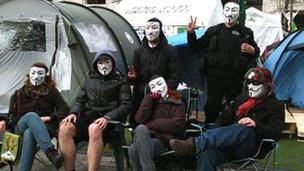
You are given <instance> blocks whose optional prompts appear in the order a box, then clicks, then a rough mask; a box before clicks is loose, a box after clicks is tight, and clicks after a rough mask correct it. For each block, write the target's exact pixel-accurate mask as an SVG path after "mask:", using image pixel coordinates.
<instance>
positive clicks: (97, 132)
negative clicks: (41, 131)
mask: <svg viewBox="0 0 304 171" xmlns="http://www.w3.org/2000/svg"><path fill="white" fill-rule="evenodd" d="M115 64H116V63H115V58H114V56H113V54H112V53H111V52H110V51H103V52H100V53H97V54H96V56H95V59H94V61H93V64H92V69H93V72H92V74H91V75H90V77H89V78H88V79H87V80H86V82H85V83H84V85H83V87H82V89H81V91H80V94H79V95H78V97H77V98H76V101H75V103H74V105H73V107H72V109H71V111H70V114H69V115H68V116H67V117H66V118H65V119H64V120H63V121H62V122H61V125H60V129H59V147H60V151H61V154H62V156H63V157H64V167H65V170H68V171H71V170H75V157H76V146H75V143H74V141H75V142H76V143H78V142H80V141H89V145H88V149H87V156H88V170H89V171H90V170H99V169H98V167H99V165H100V164H99V163H100V160H101V157H102V152H103V147H104V142H109V141H110V140H112V139H113V137H114V136H115V134H114V129H115V125H109V124H108V120H118V121H123V120H124V119H125V118H126V116H127V115H128V114H129V113H130V109H131V103H132V102H131V91H130V86H129V84H128V83H127V78H126V77H125V76H124V75H123V74H121V73H120V72H119V71H118V70H116V66H115Z"/></svg>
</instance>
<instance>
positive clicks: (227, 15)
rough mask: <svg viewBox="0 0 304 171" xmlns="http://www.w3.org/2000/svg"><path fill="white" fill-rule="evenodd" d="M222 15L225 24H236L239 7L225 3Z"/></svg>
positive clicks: (231, 3)
mask: <svg viewBox="0 0 304 171" xmlns="http://www.w3.org/2000/svg"><path fill="white" fill-rule="evenodd" d="M223 15H224V21H225V23H234V22H236V21H237V19H238V18H239V15H240V6H239V5H238V4H236V3H233V2H228V3H226V4H225V6H224V10H223Z"/></svg>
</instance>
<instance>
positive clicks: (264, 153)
mask: <svg viewBox="0 0 304 171" xmlns="http://www.w3.org/2000/svg"><path fill="white" fill-rule="evenodd" d="M278 146H279V144H277V143H276V142H275V141H274V140H272V139H263V140H262V141H261V142H260V144H259V147H258V149H257V152H256V153H255V155H253V156H252V157H248V158H244V159H240V160H234V161H230V162H228V163H225V164H224V165H221V166H219V169H220V170H222V171H224V167H225V168H226V167H228V168H230V169H231V168H236V170H244V169H246V168H248V167H252V168H254V170H256V171H259V170H264V171H266V170H267V168H268V165H269V163H270V158H271V156H272V158H273V168H272V169H274V168H275V164H276V159H275V152H276V150H277V148H278ZM263 159H265V164H264V165H263V166H260V165H258V162H259V161H261V160H263Z"/></svg>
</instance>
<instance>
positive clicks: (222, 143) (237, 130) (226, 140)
mask: <svg viewBox="0 0 304 171" xmlns="http://www.w3.org/2000/svg"><path fill="white" fill-rule="evenodd" d="M195 145H196V154H197V157H198V161H197V168H196V170H208V171H213V170H214V171H215V170H216V166H217V165H219V164H223V163H225V162H227V161H231V160H237V159H242V158H246V157H249V156H251V155H252V154H253V153H254V152H255V149H256V136H255V131H254V129H253V128H251V127H247V126H244V125H239V124H235V125H231V126H226V127H220V128H215V129H210V130H208V131H206V132H204V133H203V134H202V135H200V136H198V137H196V138H195Z"/></svg>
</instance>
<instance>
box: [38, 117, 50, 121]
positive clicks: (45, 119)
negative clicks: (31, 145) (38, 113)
mask: <svg viewBox="0 0 304 171" xmlns="http://www.w3.org/2000/svg"><path fill="white" fill-rule="evenodd" d="M40 119H41V120H42V122H49V121H51V118H50V117H49V116H43V117H40Z"/></svg>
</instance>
